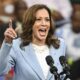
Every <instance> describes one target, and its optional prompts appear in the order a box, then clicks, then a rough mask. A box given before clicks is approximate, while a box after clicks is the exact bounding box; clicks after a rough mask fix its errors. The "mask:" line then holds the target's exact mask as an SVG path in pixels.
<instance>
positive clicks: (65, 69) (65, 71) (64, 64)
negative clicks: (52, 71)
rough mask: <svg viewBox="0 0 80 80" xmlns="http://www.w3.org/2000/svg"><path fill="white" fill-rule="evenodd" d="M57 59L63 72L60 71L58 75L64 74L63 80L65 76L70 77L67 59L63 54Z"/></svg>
mask: <svg viewBox="0 0 80 80" xmlns="http://www.w3.org/2000/svg"><path fill="white" fill-rule="evenodd" d="M59 61H60V64H61V65H62V67H63V72H61V73H60V75H61V74H66V77H65V78H64V80H66V79H67V78H70V66H69V65H68V63H67V59H66V57H65V56H60V57H59Z"/></svg>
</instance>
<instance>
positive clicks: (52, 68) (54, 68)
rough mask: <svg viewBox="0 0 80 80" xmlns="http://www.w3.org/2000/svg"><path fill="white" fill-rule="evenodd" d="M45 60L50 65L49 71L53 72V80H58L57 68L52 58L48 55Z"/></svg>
mask: <svg viewBox="0 0 80 80" xmlns="http://www.w3.org/2000/svg"><path fill="white" fill-rule="evenodd" d="M46 62H47V64H48V65H49V66H50V72H51V73H52V74H54V77H55V80H60V77H59V74H58V72H57V71H58V69H57V68H56V67H55V66H54V61H53V58H52V57H51V56H50V55H49V56H47V57H46Z"/></svg>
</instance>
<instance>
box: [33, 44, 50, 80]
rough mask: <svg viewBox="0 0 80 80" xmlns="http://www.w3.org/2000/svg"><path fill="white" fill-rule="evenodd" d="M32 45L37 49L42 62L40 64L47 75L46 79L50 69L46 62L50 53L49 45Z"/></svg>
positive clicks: (39, 59)
mask: <svg viewBox="0 0 80 80" xmlns="http://www.w3.org/2000/svg"><path fill="white" fill-rule="evenodd" d="M32 45H33V48H34V50H35V54H36V56H37V59H38V61H39V63H40V66H41V68H42V70H43V74H44V76H45V79H46V78H47V75H48V71H49V66H48V65H47V63H46V60H45V58H46V56H48V55H49V48H48V46H47V45H44V46H38V45H36V44H32Z"/></svg>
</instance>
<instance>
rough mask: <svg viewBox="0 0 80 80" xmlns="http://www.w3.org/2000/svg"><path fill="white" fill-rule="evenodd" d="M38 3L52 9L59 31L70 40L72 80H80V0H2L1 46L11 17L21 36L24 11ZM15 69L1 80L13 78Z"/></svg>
mask: <svg viewBox="0 0 80 80" xmlns="http://www.w3.org/2000/svg"><path fill="white" fill-rule="evenodd" d="M34 4H45V5H47V6H48V7H49V8H50V9H51V11H52V19H53V24H54V26H55V34H56V35H57V36H58V37H62V38H64V40H65V43H66V57H67V59H68V63H69V65H70V67H71V68H70V69H71V79H72V80H80V70H79V67H80V0H0V47H1V44H2V42H3V40H4V32H5V30H6V29H7V28H8V25H9V20H10V18H11V19H12V26H13V28H14V29H15V31H16V33H17V35H18V37H19V35H20V33H21V32H22V20H23V15H24V12H25V11H26V10H27V9H28V8H29V7H30V6H31V5H34ZM14 74H15V73H14V69H13V68H12V69H11V70H10V71H9V72H8V73H6V74H5V75H0V80H12V77H13V76H14Z"/></svg>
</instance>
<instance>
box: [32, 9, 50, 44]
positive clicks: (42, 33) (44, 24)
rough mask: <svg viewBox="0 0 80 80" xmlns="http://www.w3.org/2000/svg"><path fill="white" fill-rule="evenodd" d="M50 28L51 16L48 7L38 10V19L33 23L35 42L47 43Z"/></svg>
mask: <svg viewBox="0 0 80 80" xmlns="http://www.w3.org/2000/svg"><path fill="white" fill-rule="evenodd" d="M49 29H50V17H49V14H48V12H47V10H46V9H40V10H38V11H37V12H36V20H35V23H34V25H33V34H32V37H33V40H32V42H33V43H37V42H40V43H43V44H44V43H45V40H46V37H47V35H48V31H49Z"/></svg>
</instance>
